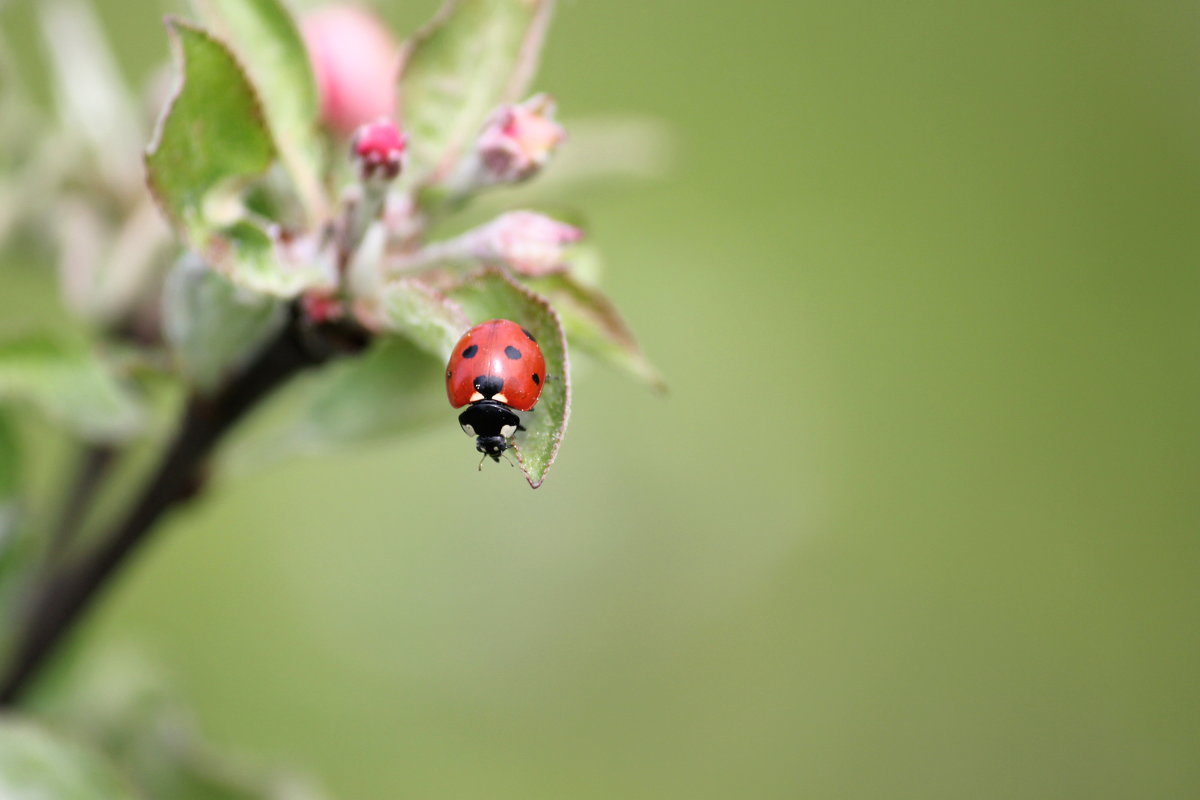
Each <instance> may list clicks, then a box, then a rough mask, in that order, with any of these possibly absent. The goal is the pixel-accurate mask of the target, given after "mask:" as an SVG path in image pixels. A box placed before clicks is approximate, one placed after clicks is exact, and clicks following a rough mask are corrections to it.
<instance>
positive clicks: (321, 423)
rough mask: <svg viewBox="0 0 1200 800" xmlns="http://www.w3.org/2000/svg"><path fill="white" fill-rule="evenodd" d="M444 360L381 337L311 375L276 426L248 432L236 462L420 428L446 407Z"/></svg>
mask: <svg viewBox="0 0 1200 800" xmlns="http://www.w3.org/2000/svg"><path fill="white" fill-rule="evenodd" d="M442 363H444V362H440V361H439V360H435V359H434V358H431V357H430V356H429V355H428V354H426V353H424V352H422V351H421V350H419V349H418V348H417V347H415V346H414V345H413V344H411V343H410V342H409V341H407V340H405V339H402V338H400V337H387V338H384V339H381V340H379V341H377V342H376V343H375V344H374V345H373V346H372V347H371V349H370V351H369V352H367V353H365V354H364V355H362V356H360V357H358V358H355V359H353V360H348V361H344V362H342V363H339V364H334V365H333V366H331V367H329V368H328V369H327V370H326V371H325V374H323V375H320V376H313V378H312V380H311V381H310V383H309V385H307V386H302V387H300V388H301V390H302V391H300V392H299V394H301V395H302V396H301V397H299V398H297V400H296V402H295V403H294V405H293V407H292V409H290V411H291V413H290V414H289V413H287V412H288V411H289V409H284V410H283V412H282V413H281V414H280V417H281V419H280V420H279V423H278V424H277V425H275V426H271V427H269V428H268V429H266V430H263V431H261V432H252V433H251V436H250V437H249V438H248V440H247V441H246V442H243V443H241V445H240V446H239V447H238V450H239V453H238V454H236V455H235V459H234V460H235V462H241V463H243V464H245V463H250V464H253V463H255V462H259V463H261V462H262V461H266V460H272V459H275V458H281V457H284V456H287V455H291V454H295V453H310V454H311V453H322V452H329V451H331V450H335V449H338V448H341V447H344V446H346V445H347V444H354V443H358V442H365V441H380V440H386V439H388V438H391V437H395V436H399V435H401V434H405V433H412V432H413V431H415V430H419V429H420V428H423V427H425V426H427V425H428V424H429V423H430V422H432V421H434V420H437V419H440V418H442V417H444V416H445V415H446V412H447V410H448V408H447V406H446V401H445V393H444V392H443V391H442V389H441V382H440V380H439V378H440V376H441V374H442ZM254 451H257V452H254Z"/></svg>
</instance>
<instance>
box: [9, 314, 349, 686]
mask: <svg viewBox="0 0 1200 800" xmlns="http://www.w3.org/2000/svg"><path fill="white" fill-rule="evenodd" d="M365 345H366V337H365V334H363V332H362V331H359V330H357V329H350V328H346V327H344V326H325V328H324V329H317V328H312V327H306V326H305V325H304V323H302V322H301V321H300V320H299V318H298V317H297V316H295V315H293V318H292V320H291V321H290V322H289V324H288V325H287V326H285V328H284V329H283V331H282V332H281V333H280V334H279V335H278V336H277V337H276V338H275V339H274V340H273V341H272V342H270V343H269V344H268V345H267V346H266V347H265V348H264V349H263V350H262V351H261V352H260V353H259V354H258V356H257V357H256V358H255V359H254V360H253V361H252V362H251V363H250V364H249V365H248V366H247V367H246V368H244V369H243V370H242V371H241V372H239V373H238V374H236V375H235V376H234V377H233V378H232V379H231V380H230V381H229V382H228V383H226V385H225V386H224V387H223V388H222V389H220V390H219V391H217V392H216V393H215V394H212V395H193V396H192V397H191V398H190V399H189V400H188V402H187V404H186V406H185V408H184V411H183V415H182V418H181V420H180V425H179V428H178V431H177V433H176V435H175V439H174V440H173V441H172V442H171V444H170V445H169V446H168V447H167V450H166V452H165V453H164V454H163V457H162V460H161V462H160V463H159V465H158V467H157V469H155V470H154V472H153V473H151V475H150V476H149V478H148V480H147V482H146V485H145V487H144V488H143V489H142V491H141V492H140V493H139V494H138V495H137V496H136V497H135V499H134V501H133V503H132V504H131V506H130V509H129V511H128V512H127V514H125V515H124V516H123V517H122V518H121V519H120V520H119V521H118V523H117V524H116V525H115V526H114V527H113V528H112V529H111V530H110V531H109V532H108V534H107V535H105V536H104V537H103V538H102V539H101V540H100V543H99V545H98V546H97V547H96V549H95V550H93V551H91V552H90V553H88V554H86V555H85V556H83V557H81V558H78V559H75V560H74V561H73V562H68V563H66V564H65V565H63V566H62V567H61V568H59V569H58V570H57V571H56V572H53V573H51V574H49V575H47V576H46V579H45V580H44V581H43V582H42V583H41V585H40V586H39V587H38V590H37V591H36V592H35V594H34V596H33V597H32V602H31V603H30V605H29V611H28V614H27V616H26V618H25V622H24V624H23V625H22V630H21V634H20V637H19V639H18V641H17V646H16V648H15V649H14V651H13V654H12V657H11V660H10V662H9V664H8V665H7V666H6V668H5V669H4V671H3V673H0V707H4V706H11V705H13V704H15V703H16V702H17V700H18V699H19V698H20V697H21V696H22V695H23V694H24V692H25V691H26V690H27V689H28V688H29V685H30V683H31V682H32V681H33V679H34V678H36V677H37V675H38V673H39V671H40V669H41V667H42V666H43V665H44V663H45V660H46V658H47V656H48V655H50V654H51V653H52V652H53V650H54V648H55V647H56V646H57V645H58V644H59V643H60V641H61V640H62V638H63V637H64V635H65V634H66V633H68V632H69V631H70V630H71V628H72V627H73V626H74V625H75V624H76V623H77V622H78V621H79V619H80V618H82V616H83V615H84V614H85V613H86V612H87V610H88V609H89V608H90V607H91V605H92V603H93V602H94V601H95V600H96V598H97V597H98V596H99V595H100V593H101V591H102V590H103V588H104V587H105V586H107V585H108V584H109V583H111V579H112V577H113V576H114V575H116V574H117V573H118V571H119V569H120V568H121V566H122V565H124V564H126V563H128V561H129V559H130V557H131V556H132V555H133V554H134V552H136V550H137V548H138V546H139V545H141V544H142V543H143V542H144V541H146V539H147V538H149V537H148V534H150V533H151V532H152V531H153V530H154V529H155V524H156V523H157V522H158V521H159V519H160V517H161V516H162V515H163V513H164V512H166V511H167V510H169V509H170V508H171V507H172V506H174V505H176V504H178V503H181V502H183V501H185V500H187V499H189V498H191V497H192V496H194V495H195V494H196V493H197V492H198V491H199V489H200V488H201V480H200V479H201V476H202V470H203V467H204V464H205V462H206V461H207V459H208V456H209V455H210V453H211V452H212V450H213V448H214V447H215V445H216V444H217V443H218V442H219V441H220V439H221V437H222V436H223V435H224V434H225V433H226V432H228V431H229V430H230V428H232V427H233V426H234V425H235V424H236V423H237V422H238V421H239V420H240V419H241V418H242V417H243V416H244V415H245V414H246V412H248V411H250V410H251V409H252V408H254V407H255V406H256V405H257V404H258V402H259V401H261V400H262V399H263V398H264V397H266V396H267V395H269V394H270V393H271V392H272V391H274V390H275V389H276V388H278V387H279V386H281V385H283V384H284V383H286V382H287V381H288V380H289V379H290V378H292V377H293V376H294V375H296V374H297V373H299V372H301V371H303V370H304V369H307V368H309V367H313V366H316V365H318V364H320V363H322V362H324V361H326V360H328V359H329V358H331V357H333V356H336V355H339V354H342V353H346V352H352V351H356V350H361V349H362V347H364V346H365Z"/></svg>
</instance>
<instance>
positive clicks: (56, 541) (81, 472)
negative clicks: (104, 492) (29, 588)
mask: <svg viewBox="0 0 1200 800" xmlns="http://www.w3.org/2000/svg"><path fill="white" fill-rule="evenodd" d="M117 452H118V451H117V448H115V447H113V446H112V445H110V444H92V445H88V446H87V447H86V449H85V450H84V451H83V452H82V453H80V455H79V465H78V467H77V468H76V471H75V479H74V481H73V482H72V484H71V488H70V490H69V491H70V493H69V494H68V495H67V497H66V499H65V500H64V501H63V507H62V512H61V513H60V514H59V517H58V524H57V525H56V526H55V527H54V533H53V534H52V535H51V537H50V544H49V547H48V549H47V551H46V557H47V562H48V566H50V567H51V568H52V567H53V565H54V562H55V561H56V560H57V559H58V558H60V557H62V556H63V555H65V554H66V553H67V552H68V551H69V550H70V548H71V544H72V543H73V542H74V540H75V538H76V536H77V535H78V533H79V528H80V526H81V525H82V524H83V521H84V519H85V518H86V517H87V512H88V507H89V506H90V505H91V504H92V499H93V498H94V497H95V496H96V491H97V490H98V489H99V488H100V486H101V484H102V483H103V482H104V478H105V477H106V476H107V474H108V468H109V467H110V466H112V463H113V461H114V460H115V459H116V456H117Z"/></svg>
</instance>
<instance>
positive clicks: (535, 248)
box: [467, 211, 583, 276]
mask: <svg viewBox="0 0 1200 800" xmlns="http://www.w3.org/2000/svg"><path fill="white" fill-rule="evenodd" d="M467 235H468V236H469V237H470V240H471V250H472V251H473V254H474V255H475V256H477V257H479V258H483V259H485V260H490V261H499V262H501V263H503V264H505V265H507V266H508V267H509V268H510V269H512V270H514V271H516V272H519V273H521V274H523V275H531V276H536V275H545V274H547V273H550V272H557V271H559V270H562V269H565V268H566V246H567V245H569V244H573V243H574V242H578V241H579V240H580V239H582V238H583V231H581V230H580V229H579V228H576V227H574V226H571V225H567V224H566V223H563V222H559V221H558V220H555V219H551V218H550V217H547V216H543V215H542V214H535V213H534V212H532V211H511V212H509V213H507V214H503V215H501V216H499V217H497V218H496V219H495V220H493V221H492V222H490V223H488V224H487V225H485V226H483V227H482V228H478V229H476V230H475V231H473V232H471V233H469V234H467Z"/></svg>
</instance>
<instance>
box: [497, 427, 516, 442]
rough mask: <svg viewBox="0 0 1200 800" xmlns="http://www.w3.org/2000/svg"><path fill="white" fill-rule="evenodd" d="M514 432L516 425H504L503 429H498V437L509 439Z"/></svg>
mask: <svg viewBox="0 0 1200 800" xmlns="http://www.w3.org/2000/svg"><path fill="white" fill-rule="evenodd" d="M516 432H517V426H516V425H505V426H504V427H503V428H501V429H500V435H501V436H503V437H504V438H505V439H508V438H511V437H512V435H513V434H514V433H516Z"/></svg>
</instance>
